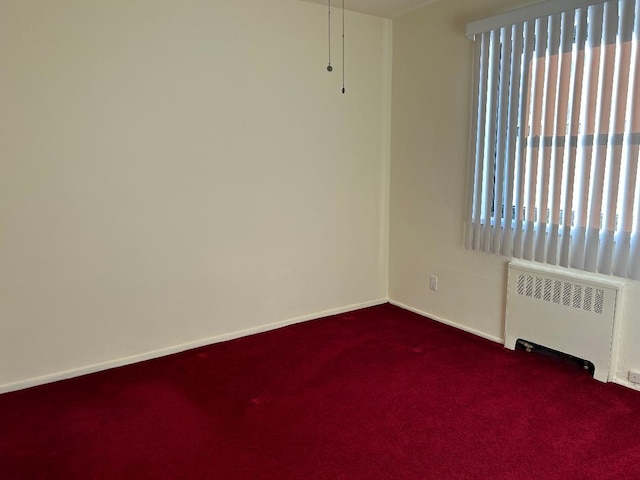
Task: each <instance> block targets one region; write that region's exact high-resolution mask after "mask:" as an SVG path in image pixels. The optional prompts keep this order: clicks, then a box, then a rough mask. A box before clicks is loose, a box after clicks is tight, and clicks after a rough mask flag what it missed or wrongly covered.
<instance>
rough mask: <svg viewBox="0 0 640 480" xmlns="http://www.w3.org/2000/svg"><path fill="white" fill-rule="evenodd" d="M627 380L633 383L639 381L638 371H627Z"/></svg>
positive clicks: (639, 374) (639, 373)
mask: <svg viewBox="0 0 640 480" xmlns="http://www.w3.org/2000/svg"><path fill="white" fill-rule="evenodd" d="M629 381H630V382H633V383H640V372H633V371H631V372H629Z"/></svg>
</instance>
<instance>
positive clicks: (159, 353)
mask: <svg viewBox="0 0 640 480" xmlns="http://www.w3.org/2000/svg"><path fill="white" fill-rule="evenodd" d="M387 302H388V299H386V298H380V299H377V300H371V301H369V302H363V303H357V304H353V305H346V306H344V307H338V308H333V309H330V310H325V311H323V312H317V313H312V314H309V315H303V316H301V317H296V318H291V319H289V320H283V321H280V322H275V323H269V324H266V325H260V326H257V327H252V328H247V329H244V330H237V331H235V332H230V333H225V334H222V335H216V336H213V337H209V338H203V339H199V340H195V341H193V342H187V343H182V344H180V345H172V346H169V347H165V348H160V349H158V350H152V351H150V352H145V353H141V354H138V355H132V356H130V357H124V358H118V359H115V360H110V361H107V362H102V363H96V364H93V365H86V366H83V367H79V368H74V369H71V370H65V371H63V372H56V373H51V374H48V375H42V376H39V377H33V378H28V379H26V380H20V381H17V382H12V383H6V384H4V385H0V394H2V393H7V392H13V391H16V390H22V389H25V388H29V387H35V386H37V385H43V384H46V383H52V382H57V381H59V380H66V379H69V378H74V377H80V376H82V375H87V374H90V373H95V372H100V371H102V370H108V369H110V368H116V367H122V366H124V365H131V364H133V363H138V362H143V361H145V360H151V359H154V358H159V357H164V356H166V355H171V354H173V353H179V352H184V351H186V350H191V349H193V348H198V347H204V346H206V345H212V344H214V343H220V342H225V341H227V340H233V339H235V338H240V337H246V336H248V335H253V334H256V333H262V332H267V331H269V330H275V329H277V328H282V327H286V326H288V325H293V324H296V323H303V322H307V321H310V320H316V319H318V318H323V317H329V316H331V315H339V314H341V313H346V312H351V311H353V310H359V309H362V308H367V307H373V306H376V305H382V304H384V303H387Z"/></svg>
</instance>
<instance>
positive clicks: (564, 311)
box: [505, 260, 624, 382]
mask: <svg viewBox="0 0 640 480" xmlns="http://www.w3.org/2000/svg"><path fill="white" fill-rule="evenodd" d="M623 285H624V282H623V281H621V280H620V281H619V280H614V279H609V277H604V276H600V275H592V274H586V273H585V274H583V273H581V272H578V273H575V272H573V271H571V270H569V269H565V268H562V267H549V266H546V265H541V264H535V263H531V262H525V261H522V260H514V261H512V262H510V263H509V278H508V281H507V309H506V322H505V347H507V348H510V349H512V350H513V349H515V346H516V342H517V341H518V340H524V341H528V342H531V343H534V344H538V345H541V346H544V347H548V348H551V349H553V350H557V351H559V352H563V353H567V354H569V355H573V356H574V357H578V358H580V359H583V360H588V361H590V362H592V363H593V365H594V367H595V371H594V375H593V376H594V378H596V379H597V380H600V381H602V382H606V381H607V380H608V379H609V377H610V370H611V367H612V356H613V353H614V345H615V342H614V333H615V331H616V329H615V326H616V304H617V303H619V302H620V299H621V297H622V287H623Z"/></svg>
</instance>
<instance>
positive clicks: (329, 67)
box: [327, 0, 333, 72]
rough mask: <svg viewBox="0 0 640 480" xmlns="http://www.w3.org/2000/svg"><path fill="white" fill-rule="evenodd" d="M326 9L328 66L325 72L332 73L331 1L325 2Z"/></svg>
mask: <svg viewBox="0 0 640 480" xmlns="http://www.w3.org/2000/svg"><path fill="white" fill-rule="evenodd" d="M327 9H328V13H327V15H328V21H327V24H328V25H329V36H328V38H329V65H327V72H332V71H333V67H332V66H331V0H327Z"/></svg>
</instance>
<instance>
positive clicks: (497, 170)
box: [467, 0, 640, 279]
mask: <svg viewBox="0 0 640 480" xmlns="http://www.w3.org/2000/svg"><path fill="white" fill-rule="evenodd" d="M639 39H640V0H619V1H608V2H604V3H601V4H597V5H592V6H589V7H584V8H579V9H577V10H573V11H570V12H564V13H559V14H554V15H550V16H548V17H544V18H538V19H535V20H531V21H525V22H522V23H518V24H516V25H512V26H508V27H504V28H500V29H496V30H492V31H489V32H485V33H482V34H481V35H478V36H477V37H476V46H475V56H474V62H475V65H474V70H475V74H476V76H475V83H474V88H475V107H474V117H473V121H474V129H473V135H472V143H471V145H472V161H473V165H474V173H473V178H472V182H473V184H472V185H471V188H472V205H471V215H470V219H469V222H468V225H467V247H468V248H471V249H474V250H479V251H485V252H492V253H495V254H501V255H506V256H514V257H518V258H524V259H528V260H535V261H539V262H544V263H550V264H559V265H562V266H566V267H573V268H578V269H583V270H587V271H590V272H600V273H605V274H615V275H618V276H622V277H627V276H629V277H632V278H638V279H640V209H639V204H640V185H639V183H640V175H638V152H639V145H640V105H639V102H640V98H639V97H638V89H639V88H640V71H639V69H640V61H639V59H638V57H639V55H640V52H639V48H640V45H639Z"/></svg>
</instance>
